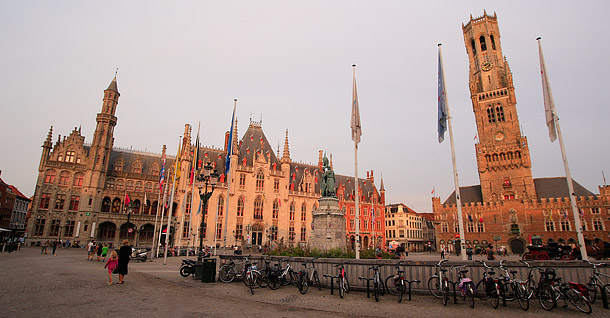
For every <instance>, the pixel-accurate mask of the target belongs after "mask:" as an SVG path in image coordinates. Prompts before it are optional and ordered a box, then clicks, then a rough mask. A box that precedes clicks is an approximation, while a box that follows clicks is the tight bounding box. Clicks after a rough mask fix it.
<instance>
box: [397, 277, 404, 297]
mask: <svg viewBox="0 0 610 318" xmlns="http://www.w3.org/2000/svg"><path fill="white" fill-rule="evenodd" d="M396 285H397V286H396V287H397V288H396V294H398V303H401V302H402V295H403V294H404V293H405V281H404V280H402V279H401V280H400V282H399V283H398V284H396Z"/></svg>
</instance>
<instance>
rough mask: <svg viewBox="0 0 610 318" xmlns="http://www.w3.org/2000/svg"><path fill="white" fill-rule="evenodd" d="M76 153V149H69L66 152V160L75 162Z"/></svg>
mask: <svg viewBox="0 0 610 318" xmlns="http://www.w3.org/2000/svg"><path fill="white" fill-rule="evenodd" d="M75 157H76V155H75V153H74V151H72V150H68V151H67V152H66V162H74V159H75Z"/></svg>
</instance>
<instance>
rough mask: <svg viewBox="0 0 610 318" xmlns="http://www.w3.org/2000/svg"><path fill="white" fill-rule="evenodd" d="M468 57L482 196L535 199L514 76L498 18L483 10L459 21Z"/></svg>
mask: <svg viewBox="0 0 610 318" xmlns="http://www.w3.org/2000/svg"><path fill="white" fill-rule="evenodd" d="M462 31H463V33H464V42H465V44H466V52H467V53H468V59H469V62H470V76H469V85H470V96H471V99H472V107H473V111H474V115H475V120H476V123H477V133H478V136H479V142H478V143H477V144H476V145H475V148H476V156H477V165H478V168H479V179H480V181H481V194H482V199H483V202H490V201H497V200H502V199H504V200H507V199H508V200H510V199H520V200H527V199H534V198H536V190H535V188H534V181H533V178H532V171H531V161H530V154H529V148H528V145H527V138H526V137H525V136H523V135H522V133H521V129H520V126H519V118H518V116H517V108H516V105H517V100H516V98H515V88H514V86H513V77H512V74H511V72H510V68H509V66H508V62H507V61H506V58H505V57H504V56H503V55H502V46H501V44H500V30H499V28H498V20H497V17H496V15H495V13H494V15H493V16H490V15H487V13H486V12H484V14H483V16H482V17H478V18H473V17H472V15H471V16H470V21H469V22H468V23H466V25H463V24H462Z"/></svg>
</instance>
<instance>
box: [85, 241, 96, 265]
mask: <svg viewBox="0 0 610 318" xmlns="http://www.w3.org/2000/svg"><path fill="white" fill-rule="evenodd" d="M94 251H95V241H89V244H87V260H88V261H92V260H93V252H94Z"/></svg>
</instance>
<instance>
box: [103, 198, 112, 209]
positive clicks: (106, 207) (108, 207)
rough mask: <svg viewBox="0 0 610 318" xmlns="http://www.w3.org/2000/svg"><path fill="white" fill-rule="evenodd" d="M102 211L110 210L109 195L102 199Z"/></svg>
mask: <svg viewBox="0 0 610 318" xmlns="http://www.w3.org/2000/svg"><path fill="white" fill-rule="evenodd" d="M102 212H110V198H109V197H105V198H104V200H102Z"/></svg>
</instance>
